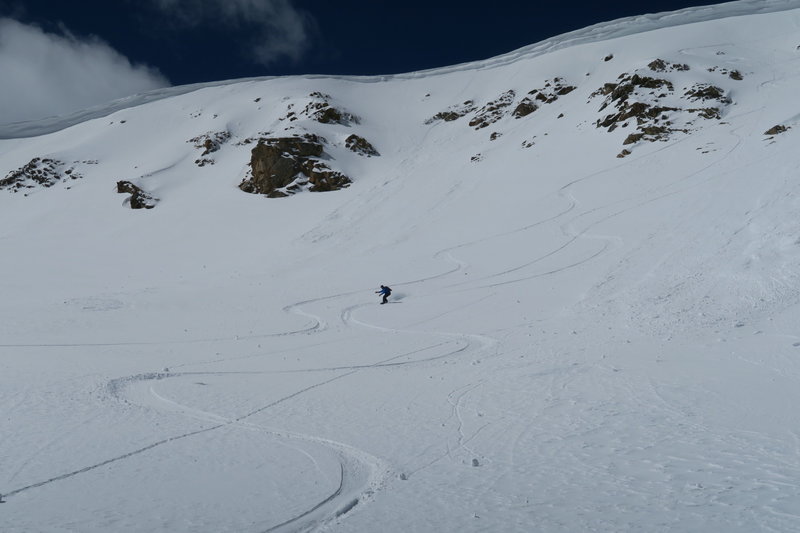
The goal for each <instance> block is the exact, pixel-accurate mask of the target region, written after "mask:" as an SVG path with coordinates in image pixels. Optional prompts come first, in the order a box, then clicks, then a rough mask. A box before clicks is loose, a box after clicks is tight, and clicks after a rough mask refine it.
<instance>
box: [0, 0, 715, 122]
mask: <svg viewBox="0 0 800 533" xmlns="http://www.w3.org/2000/svg"><path fill="white" fill-rule="evenodd" d="M714 3H722V2H714V1H713V0H648V1H647V2H642V1H640V0H618V1H616V2H608V3H601V2H541V1H528V2H518V3H513V4H511V5H512V7H507V6H503V7H498V5H499V4H494V3H492V2H482V3H480V4H479V5H478V4H476V5H470V3H465V2H462V1H442V2H430V1H427V2H423V1H417V0H411V1H405V2H375V1H348V0H343V1H337V2H331V1H327V0H305V1H300V0H297V1H295V0H114V1H108V0H74V1H70V2H65V1H63V0H0V71H2V72H3V76H2V77H0V95H2V98H0V124H7V123H10V122H19V121H26V120H35V119H38V118H43V117H47V116H54V115H60V114H68V113H70V112H74V111H78V110H81V109H85V108H87V107H91V106H93V105H100V104H103V103H105V102H108V101H111V100H114V99H117V98H121V97H124V96H129V95H131V94H136V93H139V92H144V91H147V90H150V89H156V88H160V87H165V86H169V85H184V84H189V83H197V82H210V81H218V80H228V79H237V78H246V77H254V76H281V75H293V74H334V75H335V74H342V75H345V74H349V75H373V74H397V73H401V72H411V71H416V70H424V69H430V68H436V67H443V66H448V65H454V64H458V63H464V62H468V61H474V60H480V59H487V58H490V57H493V56H496V55H500V54H504V53H506V52H510V51H512V50H515V49H517V48H521V47H523V46H527V45H530V44H533V43H536V42H539V41H541V40H543V39H546V38H548V37H552V36H554V35H559V34H561V33H565V32H568V31H572V30H577V29H580V28H583V27H586V26H589V25H592V24H596V23H599V22H605V21H609V20H614V19H617V18H621V17H627V16H634V15H641V14H644V13H655V12H660V11H671V10H676V9H682V8H685V7H691V6H698V5H707V4H714Z"/></svg>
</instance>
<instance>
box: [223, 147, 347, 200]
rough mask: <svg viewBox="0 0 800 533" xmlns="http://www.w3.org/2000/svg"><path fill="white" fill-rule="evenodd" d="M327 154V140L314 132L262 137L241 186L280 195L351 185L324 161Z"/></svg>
mask: <svg viewBox="0 0 800 533" xmlns="http://www.w3.org/2000/svg"><path fill="white" fill-rule="evenodd" d="M323 153H324V139H322V138H321V137H318V136H316V135H313V134H306V135H305V136H303V137H281V138H265V139H259V141H258V145H257V146H256V147H255V148H253V150H252V151H251V157H250V170H249V172H248V177H246V178H245V179H244V180H243V181H242V183H241V184H239V188H240V189H242V190H243V191H245V192H248V193H253V194H264V195H266V196H268V197H270V198H280V197H284V196H289V195H291V194H295V193H297V192H300V191H303V190H308V191H311V192H325V191H335V190H339V189H343V188H345V187H348V186H349V185H350V184H351V183H352V180H351V179H350V178H349V177H347V176H345V175H344V174H342V173H341V172H337V171H335V170H332V169H331V168H329V167H328V166H327V165H326V164H325V163H323V162H322V161H320V159H319V158H320V157H322V155H323Z"/></svg>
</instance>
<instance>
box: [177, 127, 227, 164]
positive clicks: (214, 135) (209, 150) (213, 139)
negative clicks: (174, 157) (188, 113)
mask: <svg viewBox="0 0 800 533" xmlns="http://www.w3.org/2000/svg"><path fill="white" fill-rule="evenodd" d="M230 138H231V134H230V132H228V131H216V132H213V131H212V132H208V133H204V134H203V135H199V136H197V137H195V138H193V139H189V140H188V141H187V142H190V143H192V144H194V147H195V148H197V149H198V150H203V153H202V154H200V155H201V157H200V158H199V159H196V160H195V162H194V163H195V164H196V165H197V166H199V167H203V166H205V165H213V164H214V159H213V158H211V157H206V156H208V155H210V154H213V153H214V152H217V151H219V149H220V148H222V145H223V144H225V143H226V142H228V141H229V140H230Z"/></svg>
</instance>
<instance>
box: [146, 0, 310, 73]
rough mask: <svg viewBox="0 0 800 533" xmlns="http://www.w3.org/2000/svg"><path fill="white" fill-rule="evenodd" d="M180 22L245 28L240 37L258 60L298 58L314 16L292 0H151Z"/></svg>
mask: <svg viewBox="0 0 800 533" xmlns="http://www.w3.org/2000/svg"><path fill="white" fill-rule="evenodd" d="M151 1H152V2H153V3H154V4H155V5H156V6H157V7H158V8H160V9H161V10H162V11H163V12H164V13H166V14H167V15H169V16H171V17H172V18H173V19H174V20H175V21H176V22H178V23H179V24H183V25H187V26H197V25H200V24H208V23H213V24H217V25H224V26H226V27H228V28H240V29H246V30H247V31H246V32H243V33H242V35H240V37H239V38H241V39H244V40H245V41H246V42H247V43H248V44H249V45H250V47H251V50H252V54H253V55H252V59H253V61H254V62H256V63H260V64H262V65H269V64H271V63H274V62H275V61H278V60H281V59H289V60H291V61H297V60H299V59H300V58H301V57H302V56H303V54H304V53H305V52H306V50H307V49H308V47H309V40H310V37H309V34H310V32H311V29H312V28H313V26H314V22H313V19H312V18H311V17H310V16H309V15H307V14H306V13H304V12H303V11H301V10H298V9H296V8H295V7H294V6H293V5H292V3H291V1H290V0H151Z"/></svg>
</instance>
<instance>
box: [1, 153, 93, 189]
mask: <svg viewBox="0 0 800 533" xmlns="http://www.w3.org/2000/svg"><path fill="white" fill-rule="evenodd" d="M82 177H83V176H81V175H80V174H78V173H77V172H75V169H74V168H66V163H64V162H63V161H58V160H56V159H48V158H40V157H35V158H33V159H31V160H30V162H29V163H27V164H26V165H24V166H23V167H21V168H18V169H17V170H13V171H11V172H9V173H8V174H7V175H6V177H5V178H3V179H1V180H0V190H3V189H5V190H9V191H11V192H17V191H20V190H22V189H34V188H36V187H43V188H49V187H52V186H53V185H55V184H57V183H61V182H65V181H68V180H77V179H79V178H82Z"/></svg>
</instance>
